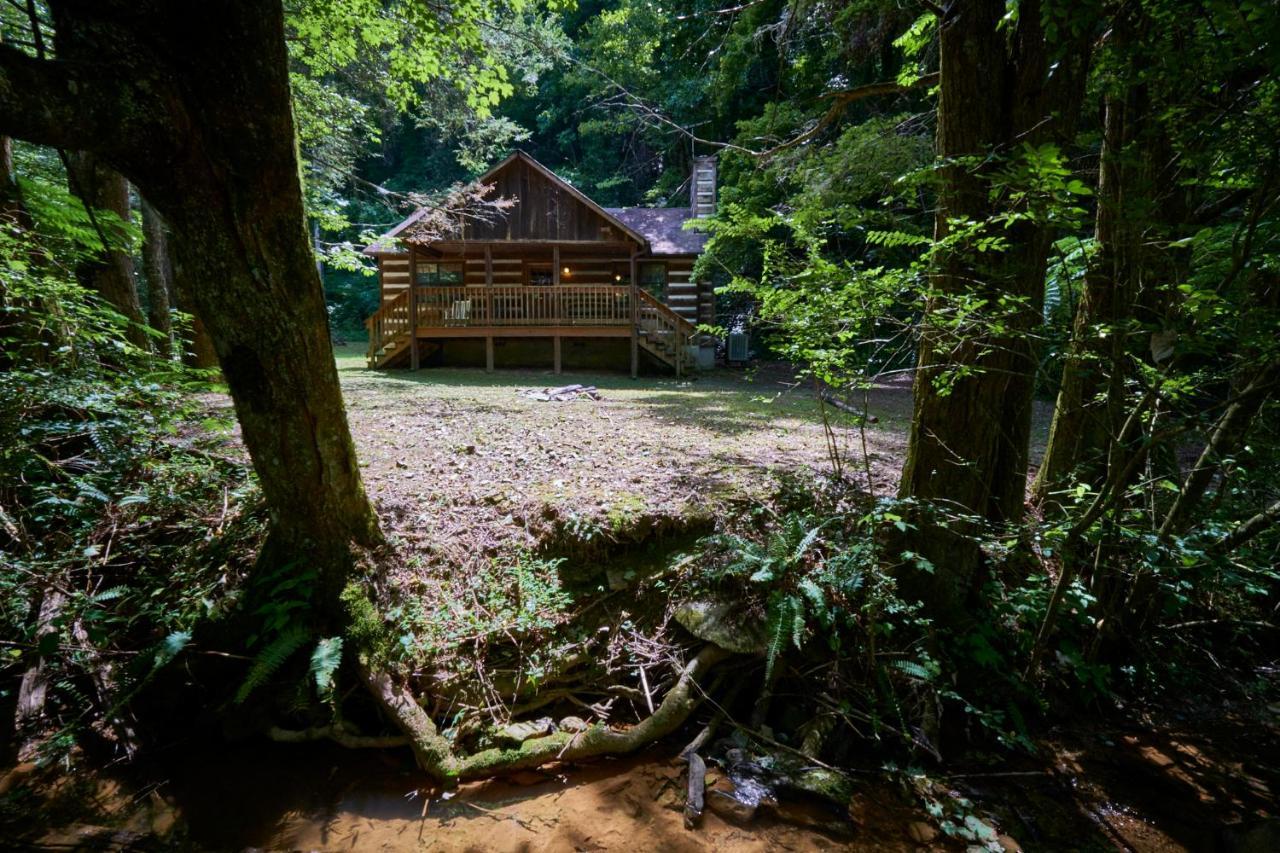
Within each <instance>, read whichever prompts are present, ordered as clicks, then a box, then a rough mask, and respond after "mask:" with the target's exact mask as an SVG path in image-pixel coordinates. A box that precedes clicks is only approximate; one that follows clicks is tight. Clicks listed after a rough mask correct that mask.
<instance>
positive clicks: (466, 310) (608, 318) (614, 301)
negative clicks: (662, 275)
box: [415, 285, 631, 329]
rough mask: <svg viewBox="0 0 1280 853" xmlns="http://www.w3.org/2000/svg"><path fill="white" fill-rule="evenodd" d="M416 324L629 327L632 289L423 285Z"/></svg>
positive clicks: (568, 286)
mask: <svg viewBox="0 0 1280 853" xmlns="http://www.w3.org/2000/svg"><path fill="white" fill-rule="evenodd" d="M415 295H416V297H417V299H416V301H417V307H418V323H417V325H418V328H420V329H421V328H427V329H433V328H457V327H463V328H465V327H469V326H486V327H494V326H626V325H629V324H630V323H631V288H630V287H617V286H612V285H559V286H550V287H537V286H506V285H503V286H485V285H478V286H470V287H423V286H419V287H418V288H417V292H416V294H415Z"/></svg>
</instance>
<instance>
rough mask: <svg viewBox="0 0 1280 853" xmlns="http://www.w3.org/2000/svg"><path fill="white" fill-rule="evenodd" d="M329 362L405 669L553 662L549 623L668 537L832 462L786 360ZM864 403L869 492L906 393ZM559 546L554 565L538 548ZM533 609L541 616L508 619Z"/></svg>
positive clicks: (891, 460) (652, 557)
mask: <svg viewBox="0 0 1280 853" xmlns="http://www.w3.org/2000/svg"><path fill="white" fill-rule="evenodd" d="M337 363H338V369H339V376H340V378H341V381H342V386H343V393H344V396H345V398H346V403H347V412H348V417H349V418H350V422H351V429H352V434H353V435H354V437H355V441H356V445H357V450H358V453H359V456H360V463H361V466H362V471H363V474H364V479H365V484H366V487H367V488H368V489H369V492H370V494H371V496H372V497H373V499H374V501H375V503H376V505H377V507H378V511H379V514H380V516H381V518H382V523H383V525H384V528H385V529H386V530H387V532H388V534H389V535H390V536H391V537H392V538H393V540H394V541H395V542H396V544H397V546H398V551H399V553H400V554H401V555H402V557H403V558H404V562H403V563H402V564H401V565H400V567H399V568H398V570H396V571H395V572H394V573H393V574H392V576H390V577H387V578H385V579H383V581H382V583H380V588H381V589H382V590H383V591H384V593H385V598H384V599H383V606H384V607H385V608H386V610H387V612H388V613H389V614H390V615H391V623H392V626H393V630H394V631H395V632H396V633H397V635H398V637H397V640H398V645H399V647H400V651H401V653H402V654H403V658H402V660H403V662H404V663H406V664H408V666H409V668H410V669H411V670H413V669H416V668H418V667H428V668H433V669H434V668H436V667H438V666H440V665H442V664H444V665H445V666H446V668H449V667H448V664H446V663H445V661H443V660H442V659H441V657H440V656H441V654H444V656H445V657H446V658H447V657H449V655H448V653H447V650H449V649H456V650H458V651H459V652H462V649H463V647H467V648H470V647H471V645H472V644H474V645H475V654H473V655H471V656H470V660H468V661H466V663H465V665H464V666H460V667H452V668H454V669H457V672H455V673H454V676H455V677H457V678H470V679H475V678H476V673H477V672H483V671H485V667H486V666H488V667H490V669H489V670H488V671H489V672H490V673H491V674H493V675H494V677H495V678H498V677H500V675H501V673H504V672H507V671H508V670H510V672H507V675H510V676H512V677H514V674H515V673H516V672H521V673H523V674H524V675H523V676H522V677H525V678H528V677H532V676H534V675H537V674H538V673H539V672H541V670H542V668H543V666H545V665H546V661H544V660H542V659H541V657H545V655H541V654H536V653H532V652H528V651H527V650H529V649H545V650H548V651H549V652H550V655H551V657H552V658H555V657H556V656H557V655H560V654H561V651H562V650H563V649H566V648H570V647H571V646H572V643H573V642H575V638H574V637H572V636H569V635H565V634H564V633H563V632H561V631H560V630H559V628H558V626H561V625H566V624H567V623H570V622H574V621H575V620H576V619H578V616H577V615H576V614H579V613H580V612H581V611H582V609H583V608H586V607H588V606H590V605H591V604H592V603H593V602H594V601H595V600H596V598H598V597H599V596H600V595H602V594H605V595H607V594H608V592H609V590H610V588H615V589H616V588H618V584H623V585H625V584H627V583H629V582H630V581H632V580H634V579H635V578H636V577H638V576H640V575H642V574H644V573H645V572H646V571H647V570H648V569H650V568H652V566H649V565H648V564H649V563H653V562H654V561H658V560H665V559H666V556H665V555H666V553H667V551H668V550H669V548H670V547H671V546H672V545H677V544H679V543H681V542H682V541H684V542H687V541H688V538H689V537H690V536H692V535H696V533H698V532H707V531H709V530H710V528H711V527H712V526H713V525H714V524H715V523H716V522H717V521H719V520H722V519H724V518H726V517H727V516H730V515H732V514H734V513H737V512H744V511H749V508H750V507H751V506H758V505H759V504H760V503H762V502H764V501H766V500H767V498H768V496H769V495H771V494H774V493H775V492H776V491H777V488H778V476H779V475H781V474H784V473H785V474H800V475H801V476H803V475H804V474H805V473H806V472H814V471H821V470H824V469H826V468H827V467H828V466H829V462H828V457H827V449H826V442H825V439H824V435H823V428H822V421H821V412H820V408H819V405H818V403H817V401H816V399H815V398H814V396H813V393H812V389H811V388H810V387H809V386H808V385H802V384H799V383H797V382H796V381H795V379H794V377H793V376H792V374H791V373H790V372H789V371H784V370H778V369H766V370H760V371H756V372H754V373H753V374H744V373H742V372H730V371H716V372H713V373H710V374H703V375H701V376H699V377H697V378H696V379H694V380H692V381H685V382H677V381H676V380H675V379H674V378H669V377H644V378H641V379H638V380H633V379H631V378H630V377H628V376H625V375H619V374H616V373H613V374H610V373H565V374H563V375H560V376H556V375H554V374H552V373H551V372H550V371H546V370H522V371H499V372H495V373H492V374H488V373H485V372H484V371H482V370H478V369H438V368H431V369H423V370H419V371H417V372H410V371H407V370H392V371H370V370H367V369H366V368H365V366H364V357H363V351H362V348H361V347H359V346H347V347H343V348H340V349H339V350H338V352H337ZM571 382H579V383H582V384H586V385H595V386H596V387H597V388H599V389H600V392H601V394H602V396H603V399H602V400H600V401H598V402H590V401H574V402H569V403H554V402H539V401H535V400H530V399H528V398H525V397H522V396H521V395H520V391H521V390H522V389H527V388H543V387H548V386H555V385H563V384H568V383H571ZM871 411H872V413H873V414H875V415H876V417H877V419H878V423H876V424H875V426H874V427H873V428H871V429H870V430H869V432H868V442H869V445H870V450H871V454H872V458H873V462H874V464H873V469H872V471H873V482H874V484H875V488H876V489H877V490H878V491H879V492H880V493H882V494H883V493H887V492H888V491H889V490H891V489H892V488H893V487H894V485H895V482H896V477H897V469H898V466H899V464H900V463H899V459H900V456H901V452H902V446H903V436H904V435H905V432H906V430H905V423H906V418H907V417H908V415H909V411H910V394H909V390H908V389H907V388H905V387H896V388H888V387H886V388H883V389H879V390H877V391H876V392H875V393H874V394H873V399H872V403H871ZM833 414H838V413H833ZM842 417H843V418H845V420H848V418H847V417H846V416H842ZM841 437H842V440H843V441H844V442H845V443H846V444H847V445H848V447H849V449H850V450H851V451H852V450H854V449H856V448H858V447H860V441H859V437H858V433H857V431H856V430H853V429H852V428H851V427H850V426H848V425H847V424H846V425H844V426H842V427H841ZM557 554H559V555H564V556H567V557H568V559H567V560H566V561H564V562H563V563H561V562H560V561H558V560H555V559H548V558H550V557H552V556H554V555H557ZM641 561H643V562H645V563H646V565H644V566H638V565H636V564H637V563H638V562H641ZM531 584H532V585H531ZM565 584H567V586H565ZM584 596H585V597H584ZM626 598H627V602H623V601H619V600H617V599H615V600H614V601H613V602H612V604H619V605H621V604H626V606H627V607H629V608H631V612H632V614H633V615H638V614H637V612H636V610H635V608H637V607H641V606H642V605H641V602H639V601H638V600H632V599H631V597H626ZM628 602H629V603H628ZM655 606H658V607H659V609H661V607H663V606H665V603H664V602H657V603H656V604H655ZM531 608H532V609H531ZM605 609H609V608H608V607H607V608H605ZM534 614H536V620H535V621H536V622H537V624H533V625H525V624H523V623H521V622H520V620H521V619H525V620H528V619H529V618H531V616H532V615H534ZM657 615H658V617H659V619H660V617H661V614H657ZM604 616H605V614H604V613H603V612H602V611H596V612H595V613H593V617H595V618H604ZM619 618H620V619H625V618H626V616H625V614H623V615H622V616H620V617H619ZM569 634H573V631H570V632H569ZM534 635H537V636H536V638H535V637H534ZM553 635H555V636H559V637H561V639H560V640H559V641H557V640H553V639H552V636H553ZM488 638H492V639H493V640H494V641H496V642H502V641H503V640H507V641H510V640H511V639H513V638H514V639H516V640H517V644H518V645H519V646H521V647H523V648H525V649H526V653H522V654H521V655H520V657H519V660H518V661H516V662H513V663H509V664H502V663H501V662H497V661H492V660H490V661H488V662H487V663H484V664H482V663H481V661H482V658H483V657H484V655H483V653H482V652H481V651H480V650H481V648H482V647H484V646H486V645H487V644H488V643H489V639H488ZM535 639H536V642H535V641H534V640H535ZM559 642H565V643H568V644H569V645H566V646H563V647H561V646H560V645H558V643H559ZM462 654H467V652H462ZM494 667H496V668H494ZM502 677H506V676H502ZM480 680H482V681H486V683H487V680H486V679H480ZM497 692H503V691H502V690H500V689H499V690H498V691H497Z"/></svg>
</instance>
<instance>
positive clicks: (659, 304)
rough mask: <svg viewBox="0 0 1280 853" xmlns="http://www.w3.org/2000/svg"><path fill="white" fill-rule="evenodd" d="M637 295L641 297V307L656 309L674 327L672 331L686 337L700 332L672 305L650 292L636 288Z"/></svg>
mask: <svg viewBox="0 0 1280 853" xmlns="http://www.w3.org/2000/svg"><path fill="white" fill-rule="evenodd" d="M636 293H637V294H639V296H640V307H641V308H652V309H654V310H655V311H656V312H657V314H658V316H660V317H662V318H663V319H664V320H666V321H667V323H668V325H670V326H674V328H673V329H672V331H676V332H680V333H682V334H683V335H684V336H685V337H692V336H693V333H694V332H696V331H697V330H698V327H697V326H695V325H694V324H693V323H690V322H689V321H688V320H686V319H685V318H684V317H682V316H680V314H679V313H677V312H676V311H675V310H674V309H673V308H672V307H671V306H670V305H668V304H667V303H665V302H663V301H662V300H661V299H659V298H658V297H656V296H654V295H653V294H652V293H650V292H649V291H647V290H643V289H641V288H636Z"/></svg>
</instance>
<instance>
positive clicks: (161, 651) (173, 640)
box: [152, 631, 191, 672]
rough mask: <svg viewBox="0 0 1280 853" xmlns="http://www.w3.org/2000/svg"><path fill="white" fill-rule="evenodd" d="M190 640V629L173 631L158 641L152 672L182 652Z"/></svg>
mask: <svg viewBox="0 0 1280 853" xmlns="http://www.w3.org/2000/svg"><path fill="white" fill-rule="evenodd" d="M190 642H191V632H190V631H174V632H173V633H172V634H170V635H169V636H167V637H165V638H164V640H163V641H162V642H161V643H160V647H159V648H158V649H156V657H155V664H154V665H153V667H152V672H155V670H157V669H159V668H160V667H162V666H164V665H165V664H167V663H168V662H169V661H171V660H173V659H174V658H176V657H177V656H178V655H179V654H181V653H182V650H183V649H185V648H186V647H187V644H188V643H190Z"/></svg>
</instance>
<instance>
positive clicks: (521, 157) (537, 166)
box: [363, 149, 649, 255]
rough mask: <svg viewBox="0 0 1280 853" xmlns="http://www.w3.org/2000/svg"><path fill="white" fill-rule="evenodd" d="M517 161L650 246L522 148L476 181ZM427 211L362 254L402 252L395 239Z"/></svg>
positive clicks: (490, 177)
mask: <svg viewBox="0 0 1280 853" xmlns="http://www.w3.org/2000/svg"><path fill="white" fill-rule="evenodd" d="M517 161H520V162H522V163H524V164H526V165H527V166H528V167H529V168H531V169H533V170H534V171H535V172H537V173H538V174H540V175H541V176H542V177H543V178H545V179H546V180H547V181H549V182H551V183H552V184H553V185H555V186H556V187H557V188H558V189H560V190H561V191H563V192H565V193H567V194H568V195H569V196H571V197H572V198H573V199H575V200H576V201H578V202H579V203H581V204H582V205H584V206H585V207H586V208H587V209H588V210H590V211H591V212H592V213H594V214H596V215H597V216H599V217H600V218H601V219H603V220H604V221H605V222H607V223H608V224H610V225H612V226H613V227H615V228H617V229H618V230H619V231H620V232H622V233H623V234H625V235H627V236H628V237H630V238H631V239H633V240H635V241H636V242H637V243H639V244H640V245H641V246H644V247H646V248H648V247H649V241H648V239H647V237H646V235H645V234H644V233H643V232H642V231H641V230H640V229H637V228H634V227H633V226H631V225H629V224H628V223H627V222H626V221H624V220H623V219H620V218H619V217H617V216H615V215H614V213H613V212H611V211H609V210H607V209H605V208H603V207H601V206H600V205H598V204H596V203H595V202H594V201H592V200H591V199H590V198H588V197H587V196H586V195H585V194H584V193H583V192H582V191H581V190H579V189H577V188H576V187H574V186H573V185H572V184H570V183H569V182H568V181H566V180H565V179H564V178H562V177H560V176H559V175H557V174H556V173H555V172H553V171H551V170H550V169H548V168H547V167H546V166H544V165H542V164H541V163H539V162H538V161H537V160H535V159H533V157H531V156H530V155H529V154H527V153H525V152H524V151H521V150H519V149H517V150H516V151H513V152H512V153H511V154H510V155H509V156H508V157H507V158H506V159H505V160H503V161H502V162H501V163H499V164H498V165H496V166H494V167H493V168H491V169H489V171H487V172H485V173H484V174H483V175H481V176H480V177H479V178H477V179H476V182H477V183H482V184H483V183H490V182H492V181H493V179H494V178H495V176H497V175H498V174H499V173H501V172H502V171H503V170H504V169H506V168H507V167H508V166H510V165H511V164H512V163H515V162H517ZM425 214H426V210H425V209H420V210H417V211H414V213H413V214H412V215H411V216H409V217H408V218H406V219H405V220H404V221H403V222H401V223H400V224H399V225H397V226H396V227H394V228H392V229H391V230H390V231H388V232H387V233H386V234H383V235H382V236H380V237H379V238H378V239H377V240H375V241H374V242H372V243H370V244H369V245H368V246H366V247H365V249H364V252H363V253H364V254H366V255H377V254H387V253H394V252H398V251H400V250H399V249H397V248H396V246H395V242H394V238H395V237H397V236H398V235H399V234H400V233H402V232H403V231H404V230H405V229H407V228H408V227H409V226H410V225H412V224H413V223H415V222H417V221H418V220H419V219H421V218H422V217H423V216H424V215H425Z"/></svg>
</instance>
